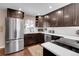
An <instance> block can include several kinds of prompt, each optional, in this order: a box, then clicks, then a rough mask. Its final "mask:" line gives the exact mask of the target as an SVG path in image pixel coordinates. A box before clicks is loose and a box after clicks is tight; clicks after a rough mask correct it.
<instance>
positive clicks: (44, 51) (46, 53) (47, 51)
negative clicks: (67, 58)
mask: <svg viewBox="0 0 79 59" xmlns="http://www.w3.org/2000/svg"><path fill="white" fill-rule="evenodd" d="M43 56H56V55H55V54H54V53H52V52H50V51H49V50H47V49H46V48H43Z"/></svg>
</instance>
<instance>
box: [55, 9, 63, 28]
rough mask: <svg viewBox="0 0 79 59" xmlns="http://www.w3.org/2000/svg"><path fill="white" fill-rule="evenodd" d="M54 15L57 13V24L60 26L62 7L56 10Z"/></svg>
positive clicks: (61, 22) (61, 24)
mask: <svg viewBox="0 0 79 59" xmlns="http://www.w3.org/2000/svg"><path fill="white" fill-rule="evenodd" d="M56 15H57V26H60V27H62V26H63V25H64V20H63V8H61V9H59V10H57V12H56Z"/></svg>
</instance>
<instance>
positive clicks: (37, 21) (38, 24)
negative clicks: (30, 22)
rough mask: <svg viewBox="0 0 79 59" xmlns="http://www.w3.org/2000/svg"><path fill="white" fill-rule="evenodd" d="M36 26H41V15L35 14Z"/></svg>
mask: <svg viewBox="0 0 79 59" xmlns="http://www.w3.org/2000/svg"><path fill="white" fill-rule="evenodd" d="M36 27H43V17H42V16H36Z"/></svg>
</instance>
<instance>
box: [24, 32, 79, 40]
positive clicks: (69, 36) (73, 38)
mask: <svg viewBox="0 0 79 59" xmlns="http://www.w3.org/2000/svg"><path fill="white" fill-rule="evenodd" d="M33 33H43V34H49V35H55V36H60V37H63V38H67V39H71V40H78V41H79V37H78V36H71V35H63V34H55V33H47V32H30V33H25V34H33Z"/></svg>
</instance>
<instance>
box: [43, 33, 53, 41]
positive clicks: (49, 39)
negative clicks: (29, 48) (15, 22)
mask: <svg viewBox="0 0 79 59" xmlns="http://www.w3.org/2000/svg"><path fill="white" fill-rule="evenodd" d="M51 38H52V36H51V35H49V34H45V35H44V41H45V42H51Z"/></svg>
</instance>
